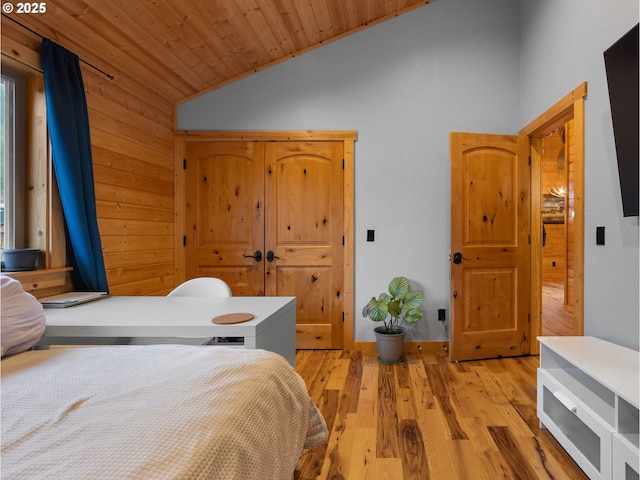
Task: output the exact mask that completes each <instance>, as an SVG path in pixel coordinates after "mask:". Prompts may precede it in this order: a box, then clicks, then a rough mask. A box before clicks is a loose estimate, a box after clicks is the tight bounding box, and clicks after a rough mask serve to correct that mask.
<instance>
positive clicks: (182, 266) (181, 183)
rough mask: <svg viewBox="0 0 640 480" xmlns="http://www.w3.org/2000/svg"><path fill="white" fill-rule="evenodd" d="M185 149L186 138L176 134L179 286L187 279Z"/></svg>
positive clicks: (176, 273)
mask: <svg viewBox="0 0 640 480" xmlns="http://www.w3.org/2000/svg"><path fill="white" fill-rule="evenodd" d="M184 150H185V138H183V137H179V136H176V138H175V140H174V145H173V155H174V163H173V165H174V167H173V170H174V182H173V197H174V202H173V215H174V217H173V218H174V221H173V231H174V242H173V245H174V255H173V258H174V262H173V272H174V273H173V278H174V286H178V285H180V284H181V283H183V282H184V281H185V280H186V279H187V276H186V261H185V247H184V240H183V239H184V236H185V235H186V230H185V214H186V212H185V211H184V205H185V198H186V197H185V181H186V178H185V170H184Z"/></svg>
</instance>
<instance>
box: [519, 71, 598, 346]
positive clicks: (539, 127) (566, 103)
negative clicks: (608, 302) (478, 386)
mask: <svg viewBox="0 0 640 480" xmlns="http://www.w3.org/2000/svg"><path fill="white" fill-rule="evenodd" d="M586 96H587V83H586V82H584V83H582V84H580V85H579V86H578V87H576V88H575V89H574V90H573V91H572V92H570V93H569V94H568V95H566V96H565V97H564V98H562V99H561V100H560V101H558V102H557V103H556V104H554V105H553V106H552V107H551V108H549V109H548V110H546V111H545V112H544V113H542V115H540V116H539V117H538V118H536V119H534V120H533V121H532V122H531V123H529V124H528V125H527V126H525V127H524V128H522V129H521V130H520V132H519V133H520V135H527V136H528V137H529V139H530V143H531V169H532V172H531V213H532V215H531V229H532V233H531V252H532V253H531V257H532V258H531V333H532V334H531V347H530V353H531V354H532V355H535V354H538V353H539V352H540V345H539V344H538V341H537V336H538V335H540V334H541V333H542V287H541V285H542V282H541V275H542V272H541V264H540V254H541V253H540V248H541V245H542V226H541V224H540V219H539V217H540V215H537V214H536V212H540V205H541V198H540V196H541V193H540V191H541V189H540V181H541V179H540V175H541V174H540V172H541V155H542V154H541V143H542V138H543V137H544V136H545V135H547V134H549V133H551V132H552V131H553V130H555V129H556V128H558V127H560V126H562V125H564V124H565V123H566V122H567V121H569V120H571V119H573V120H574V143H575V173H574V180H575V204H574V208H575V210H574V211H575V216H574V228H575V246H574V252H573V253H574V256H575V267H574V295H575V300H574V302H575V303H574V305H573V307H574V310H573V315H574V325H575V332H574V334H575V335H583V334H584V135H585V133H584V122H585V119H584V114H585V109H584V101H585V97H586Z"/></svg>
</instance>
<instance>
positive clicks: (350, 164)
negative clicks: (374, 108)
mask: <svg viewBox="0 0 640 480" xmlns="http://www.w3.org/2000/svg"><path fill="white" fill-rule="evenodd" d="M352 133H353V132H352ZM354 141H355V137H354V138H353V139H345V140H344V181H343V185H344V187H343V188H344V217H343V225H344V260H343V261H344V263H343V271H344V292H343V293H344V306H345V311H344V325H343V331H342V345H343V349H344V350H351V349H352V348H353V343H354V339H355V333H354V329H355V319H354V305H355V295H354V290H355V272H354V261H355V231H354V230H355V223H354V219H355V210H354V209H355V189H354V185H355V169H354Z"/></svg>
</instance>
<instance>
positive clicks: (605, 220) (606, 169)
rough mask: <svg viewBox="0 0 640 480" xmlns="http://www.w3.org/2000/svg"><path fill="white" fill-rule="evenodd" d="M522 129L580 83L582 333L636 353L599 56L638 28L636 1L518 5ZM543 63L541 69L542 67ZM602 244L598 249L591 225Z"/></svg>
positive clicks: (632, 290)
mask: <svg viewBox="0 0 640 480" xmlns="http://www.w3.org/2000/svg"><path fill="white" fill-rule="evenodd" d="M521 3H522V5H521V8H522V10H521V17H522V30H521V53H522V61H521V65H522V101H521V114H520V122H519V123H520V124H522V125H525V124H527V123H529V122H530V121H531V120H533V119H534V118H535V117H537V116H538V115H540V114H541V113H542V112H543V111H544V110H546V108H548V106H549V105H551V104H553V103H555V102H556V101H558V100H559V99H560V98H562V97H563V96H564V95H566V94H567V93H569V92H570V91H571V90H572V89H574V88H575V87H577V86H578V85H579V84H580V83H582V82H584V81H586V82H588V95H587V98H586V102H585V124H586V125H585V325H584V327H585V335H593V336H596V337H600V338H604V339H607V340H611V341H614V342H616V343H620V344H622V345H626V346H628V347H631V348H634V349H636V350H638V344H639V335H640V332H639V328H638V325H639V318H640V317H639V313H638V310H639V308H638V301H639V300H638V299H639V288H640V286H639V282H638V277H639V275H638V271H639V258H638V251H639V250H638V231H639V229H638V217H627V218H624V217H623V215H622V200H621V197H620V185H619V180H618V167H617V163H616V156H615V144H614V138H613V126H612V123H611V111H610V109H609V97H608V95H609V93H608V88H607V79H606V73H605V68H604V59H603V52H604V50H606V49H607V48H608V47H609V46H610V45H611V44H612V43H613V42H615V41H616V40H617V39H618V38H620V37H621V36H622V35H623V34H625V33H626V32H627V31H628V30H629V29H630V28H631V27H632V26H633V25H635V24H636V23H638V1H637V0H612V1H608V2H602V1H600V0H564V1H562V2H558V1H554V0H537V1H535V2H530V1H523V2H521ZM540 65H544V66H545V68H540ZM597 226H604V227H605V231H606V243H605V245H604V246H597V245H596V241H595V238H596V227H597Z"/></svg>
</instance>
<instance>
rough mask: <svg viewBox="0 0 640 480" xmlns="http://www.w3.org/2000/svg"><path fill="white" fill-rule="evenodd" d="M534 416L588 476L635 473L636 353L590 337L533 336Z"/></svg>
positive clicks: (616, 479) (626, 477) (623, 478)
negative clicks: (536, 351) (536, 360)
mask: <svg viewBox="0 0 640 480" xmlns="http://www.w3.org/2000/svg"><path fill="white" fill-rule="evenodd" d="M538 340H539V341H540V368H539V369H538V418H539V419H540V422H541V425H542V427H543V428H548V429H549V431H550V432H551V433H552V434H553V436H554V437H556V439H557V440H558V441H559V442H560V444H562V446H563V447H564V448H565V449H566V450H567V452H568V453H569V454H570V455H571V457H572V458H573V459H574V460H575V461H576V463H577V464H578V465H580V468H582V470H584V472H585V473H586V474H587V475H588V476H589V478H592V479H593V478H601V479H611V480H633V479H638V472H640V466H639V463H640V460H639V459H640V456H639V454H638V449H639V445H638V430H639V423H640V418H639V415H638V411H639V407H638V404H639V397H640V394H639V390H640V387H639V384H640V370H639V364H640V354H639V353H638V352H637V351H635V350H631V349H629V348H625V347H622V346H620V345H615V344H613V343H610V342H606V341H604V340H601V339H598V338H593V337H538Z"/></svg>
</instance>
